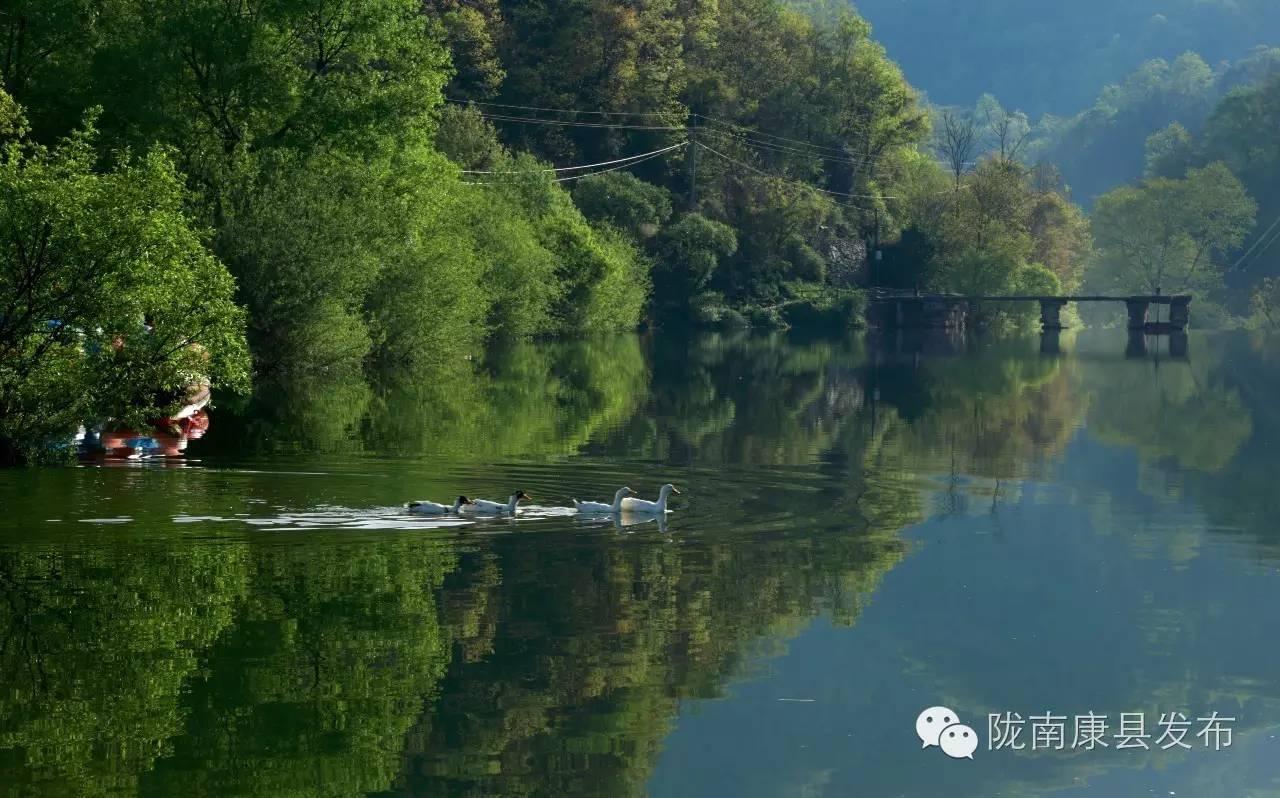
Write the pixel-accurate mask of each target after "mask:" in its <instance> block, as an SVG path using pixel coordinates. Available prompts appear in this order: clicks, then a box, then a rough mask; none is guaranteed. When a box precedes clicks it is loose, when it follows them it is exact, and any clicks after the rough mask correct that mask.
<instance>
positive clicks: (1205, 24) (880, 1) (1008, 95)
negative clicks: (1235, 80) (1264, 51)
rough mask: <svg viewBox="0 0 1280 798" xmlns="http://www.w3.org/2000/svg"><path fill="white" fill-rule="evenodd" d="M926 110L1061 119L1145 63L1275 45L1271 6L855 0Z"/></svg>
mask: <svg viewBox="0 0 1280 798" xmlns="http://www.w3.org/2000/svg"><path fill="white" fill-rule="evenodd" d="M854 5H855V6H856V7H857V8H858V10H859V11H860V12H861V13H862V14H863V16H865V17H866V18H867V19H868V20H870V22H871V23H872V25H873V26H874V27H875V36H876V38H877V39H879V40H880V41H881V42H883V43H884V45H885V46H886V47H887V48H888V51H889V55H890V56H891V57H892V58H894V59H895V60H896V61H898V62H899V63H900V64H902V66H903V69H904V70H905V71H906V74H907V78H908V79H909V80H910V81H911V82H912V83H913V84H914V85H916V86H918V87H920V88H922V89H924V90H925V91H927V92H928V94H929V97H930V99H931V100H932V101H934V102H936V103H941V104H945V105H965V106H968V105H972V104H973V103H974V102H975V101H976V100H977V98H978V97H979V96H980V95H982V94H983V93H986V92H990V93H992V94H994V95H996V96H997V97H999V98H1000V100H1001V102H1003V103H1004V104H1005V105H1006V106H1008V107H1013V108H1021V109H1023V110H1025V111H1026V112H1027V113H1028V114H1030V115H1031V116H1032V117H1033V118H1035V117H1037V116H1039V115H1040V114H1043V113H1055V114H1071V113H1074V112H1076V111H1078V110H1080V109H1081V108H1084V107H1086V106H1088V105H1089V104H1090V103H1091V102H1092V101H1093V99H1094V97H1096V96H1097V94H1098V91H1099V89H1100V88H1101V87H1102V86H1104V85H1106V84H1109V83H1114V82H1116V81H1118V80H1120V79H1121V78H1122V77H1123V76H1125V75H1126V74H1128V73H1130V72H1132V71H1133V70H1134V69H1135V68H1136V67H1137V66H1138V65H1140V64H1142V63H1143V62H1144V61H1146V60H1148V59H1152V58H1166V59H1173V58H1176V57H1177V56H1178V55H1180V54H1181V53H1184V52H1187V51H1194V52H1197V53H1199V54H1200V55H1201V56H1202V57H1203V58H1204V59H1205V60H1206V61H1208V62H1209V63H1210V64H1213V63H1215V62H1217V61H1219V60H1224V59H1230V60H1235V59H1238V58H1240V57H1242V56H1243V55H1244V54H1245V53H1246V52H1247V51H1248V50H1250V49H1251V48H1253V47H1255V46H1258V45H1276V44H1280V0H855V2H854Z"/></svg>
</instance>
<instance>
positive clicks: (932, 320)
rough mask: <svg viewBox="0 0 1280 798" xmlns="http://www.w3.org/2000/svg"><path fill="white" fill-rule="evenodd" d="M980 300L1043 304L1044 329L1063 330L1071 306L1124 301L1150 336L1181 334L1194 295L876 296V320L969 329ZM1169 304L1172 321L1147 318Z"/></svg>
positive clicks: (1133, 326) (1133, 321)
mask: <svg viewBox="0 0 1280 798" xmlns="http://www.w3.org/2000/svg"><path fill="white" fill-rule="evenodd" d="M981 302H1038V303H1039V304H1040V325H1041V327H1043V328H1044V330H1046V331H1052V330H1061V329H1063V324H1062V309H1063V308H1064V307H1066V306H1067V303H1068V302H1123V303H1124V305H1125V309H1126V310H1127V311H1128V314H1129V329H1130V330H1135V331H1142V332H1145V333H1151V334H1163V333H1171V332H1181V331H1183V330H1185V329H1186V328H1187V323H1188V322H1189V321H1190V319H1191V297H1190V296H1187V295H1180V296H1158V295H1155V296H1098V295H1068V296H995V295H979V296H965V295H961V294H905V293H872V295H871V322H872V324H875V325H878V326H881V327H888V328H895V327H897V328H910V327H918V328H931V329H960V328H963V327H966V326H967V322H968V319H969V317H970V316H971V315H973V313H974V311H975V310H976V308H977V305H978V304H979V303H981ZM1153 305H1154V306H1156V307H1159V306H1161V305H1168V306H1169V318H1168V319H1167V320H1166V321H1161V322H1155V321H1150V320H1148V318H1147V315H1148V313H1149V312H1150V310H1151V307H1152V306H1153Z"/></svg>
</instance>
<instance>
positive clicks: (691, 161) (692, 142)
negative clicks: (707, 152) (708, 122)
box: [684, 113, 698, 213]
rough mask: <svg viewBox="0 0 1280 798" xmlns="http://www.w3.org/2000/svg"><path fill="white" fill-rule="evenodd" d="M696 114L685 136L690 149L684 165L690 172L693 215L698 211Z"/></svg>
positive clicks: (690, 203) (691, 209)
mask: <svg viewBox="0 0 1280 798" xmlns="http://www.w3.org/2000/svg"><path fill="white" fill-rule="evenodd" d="M695 116H696V114H693V113H690V114H689V125H688V127H686V128H685V134H686V136H687V137H688V139H687V140H688V142H689V143H688V144H687V145H685V146H687V147H688V148H689V150H688V152H686V153H685V156H684V163H685V168H686V170H687V171H688V176H687V178H686V179H687V180H688V181H689V212H690V213H692V212H693V211H696V210H697V209H698V139H697V133H696V131H697V129H698V127H697V124H696V120H695Z"/></svg>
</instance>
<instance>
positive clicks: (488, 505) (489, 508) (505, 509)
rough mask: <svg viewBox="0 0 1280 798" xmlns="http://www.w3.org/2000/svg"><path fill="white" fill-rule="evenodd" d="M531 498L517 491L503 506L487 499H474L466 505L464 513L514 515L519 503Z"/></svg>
mask: <svg viewBox="0 0 1280 798" xmlns="http://www.w3.org/2000/svg"><path fill="white" fill-rule="evenodd" d="M532 498H533V497H532V496H530V495H529V494H527V493H525V492H524V491H522V490H518V491H516V492H515V493H513V494H511V498H510V499H508V500H507V503H506V504H503V503H502V502H494V501H489V500H488V499H475V500H474V501H472V502H471V503H470V504H468V505H466V510H465V512H470V513H479V514H483V515H498V514H502V513H507V514H510V515H515V512H516V507H517V506H518V505H519V504H520V502H522V501H526V500H528V499H532Z"/></svg>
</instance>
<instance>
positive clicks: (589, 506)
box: [573, 488, 635, 514]
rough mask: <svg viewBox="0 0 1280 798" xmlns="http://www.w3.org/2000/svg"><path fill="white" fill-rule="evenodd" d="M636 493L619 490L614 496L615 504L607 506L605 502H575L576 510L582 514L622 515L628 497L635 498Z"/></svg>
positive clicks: (630, 490)
mask: <svg viewBox="0 0 1280 798" xmlns="http://www.w3.org/2000/svg"><path fill="white" fill-rule="evenodd" d="M634 495H635V491H634V490H632V489H631V488H618V492H617V493H615V494H613V504H605V503H604V502H580V501H578V500H577V499H574V500H573V506H574V508H575V509H576V510H577V511H578V512H580V513H595V514H604V513H614V514H617V513H620V512H622V502H623V501H624V500H625V499H626V498H627V497H628V496H634Z"/></svg>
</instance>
